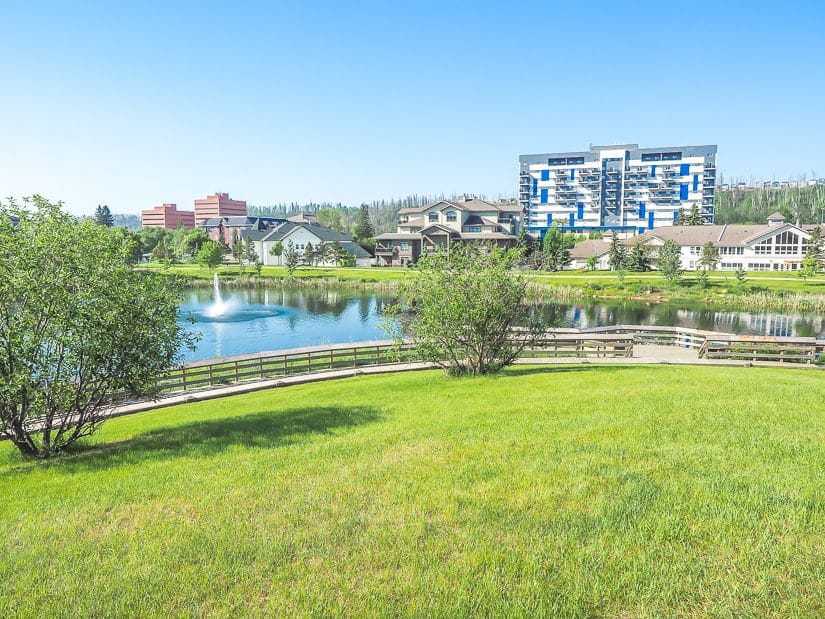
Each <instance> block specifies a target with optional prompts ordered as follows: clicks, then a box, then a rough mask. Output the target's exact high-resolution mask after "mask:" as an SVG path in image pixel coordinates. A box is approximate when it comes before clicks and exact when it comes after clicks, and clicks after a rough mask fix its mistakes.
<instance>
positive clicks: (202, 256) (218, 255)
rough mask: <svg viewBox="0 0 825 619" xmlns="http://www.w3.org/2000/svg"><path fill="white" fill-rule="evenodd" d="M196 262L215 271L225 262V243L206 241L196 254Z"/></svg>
mask: <svg viewBox="0 0 825 619" xmlns="http://www.w3.org/2000/svg"><path fill="white" fill-rule="evenodd" d="M195 262H197V263H198V264H200V265H203V266H205V267H206V268H207V269H209V270H210V271H214V270H215V269H217V268H218V267H219V266H220V265H221V263H223V245H221V244H220V243H216V242H215V241H212V240H209V241H206V242H205V243H204V244H203V245H201V248H200V250H198V253H197V254H196V255H195Z"/></svg>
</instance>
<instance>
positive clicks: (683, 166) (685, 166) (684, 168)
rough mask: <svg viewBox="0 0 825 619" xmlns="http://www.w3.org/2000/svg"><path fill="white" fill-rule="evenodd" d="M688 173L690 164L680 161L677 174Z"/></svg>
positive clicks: (684, 174) (685, 174)
mask: <svg viewBox="0 0 825 619" xmlns="http://www.w3.org/2000/svg"><path fill="white" fill-rule="evenodd" d="M688 174H690V164H689V163H682V164H680V165H679V176H687V175H688Z"/></svg>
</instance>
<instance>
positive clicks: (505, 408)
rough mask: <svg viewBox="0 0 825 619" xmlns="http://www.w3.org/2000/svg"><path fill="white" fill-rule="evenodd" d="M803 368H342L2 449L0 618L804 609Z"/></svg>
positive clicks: (812, 376)
mask: <svg viewBox="0 0 825 619" xmlns="http://www.w3.org/2000/svg"><path fill="white" fill-rule="evenodd" d="M823 396H825V387H824V386H823V384H822V377H821V375H820V374H819V372H814V371H800V370H797V371H794V370H774V369H756V368H750V369H742V368H738V369H737V368H700V367H694V368H685V367H679V368H675V367H654V368H651V367H621V368H617V367H613V368H611V367H592V366H591V367H588V366H578V367H575V368H555V369H553V370H552V371H546V370H545V371H540V370H537V369H528V370H524V369H519V370H512V371H510V372H508V373H506V374H505V375H503V376H501V377H498V378H479V379H463V380H450V379H447V378H445V377H444V376H443V375H442V374H441V373H435V372H425V373H415V374H404V375H390V376H382V377H359V378H355V379H350V380H345V381H337V382H332V383H319V384H313V385H305V386H301V387H294V388H290V389H284V390H276V391H268V392H260V393H256V394H251V395H247V396H240V397H235V398H231V399H226V400H220V401H214V402H210V403H201V404H191V405H186V406H181V407H177V408H171V409H164V410H160V411H156V412H153V413H145V414H141V415H136V416H133V417H128V418H122V419H118V420H113V421H111V422H109V423H108V424H107V425H106V426H105V427H104V429H103V431H102V433H101V434H100V435H99V436H98V437H96V438H95V444H94V445H93V446H91V447H90V448H89V449H88V450H87V451H85V452H82V453H78V454H75V455H72V456H69V457H66V458H62V459H60V460H57V461H55V462H52V463H50V464H37V463H28V462H21V461H20V460H19V458H18V456H17V455H16V454H15V453H14V452H13V451H12V449H11V448H10V446H9V445H6V444H0V513H2V514H3V518H2V519H0V615H2V616H15V615H21V616H73V617H74V616H105V615H133V614H144V615H207V614H208V615H219V616H238V615H249V614H253V615H267V616H270V615H273V614H290V615H291V614H312V615H319V614H346V615H356V616H358V615H364V614H373V615H376V614H380V615H405V616H406V615H422V614H432V615H439V616H441V615H449V616H458V615H460V616H464V615H470V614H482V615H486V614H492V615H516V616H519V615H521V616H535V615H536V614H546V615H552V616H558V615H565V616H592V615H619V616H679V615H681V616H708V615H726V616H727V615H732V616H742V615H750V616H765V615H775V616H792V615H820V616H821V615H822V614H823V613H824V612H825V603H823V600H825V544H824V543H823V541H822V540H823V539H825V478H823V476H822V474H821V471H822V470H823V467H825V415H823V414H822V412H821V410H822V407H821V402H822V399H823Z"/></svg>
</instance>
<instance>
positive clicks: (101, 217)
mask: <svg viewBox="0 0 825 619" xmlns="http://www.w3.org/2000/svg"><path fill="white" fill-rule="evenodd" d="M95 223H96V224H100V225H101V226H106V227H107V228H111V227H112V226H114V225H115V218H114V216H113V215H112V212H111V211H110V210H109V207H108V206H106V205H105V204H103V205H100V204H98V205H97V208H96V209H95Z"/></svg>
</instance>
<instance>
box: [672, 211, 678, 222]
mask: <svg viewBox="0 0 825 619" xmlns="http://www.w3.org/2000/svg"><path fill="white" fill-rule="evenodd" d="M677 219H679V211H673V221H676V220H677Z"/></svg>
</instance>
